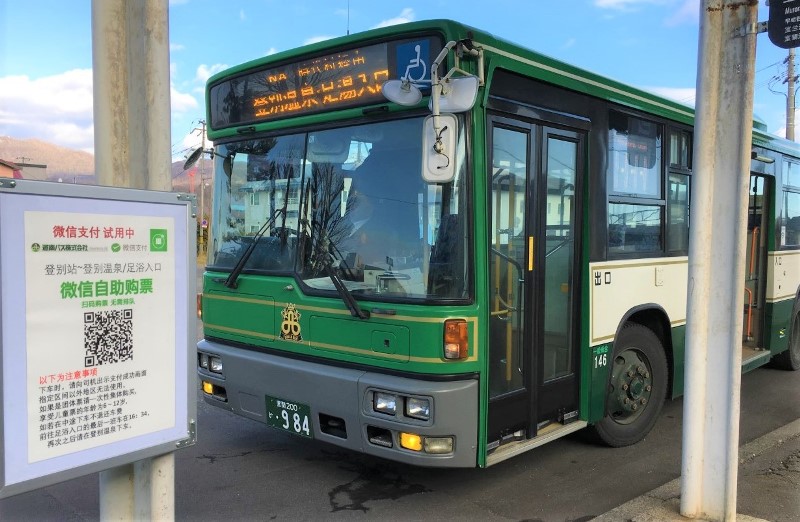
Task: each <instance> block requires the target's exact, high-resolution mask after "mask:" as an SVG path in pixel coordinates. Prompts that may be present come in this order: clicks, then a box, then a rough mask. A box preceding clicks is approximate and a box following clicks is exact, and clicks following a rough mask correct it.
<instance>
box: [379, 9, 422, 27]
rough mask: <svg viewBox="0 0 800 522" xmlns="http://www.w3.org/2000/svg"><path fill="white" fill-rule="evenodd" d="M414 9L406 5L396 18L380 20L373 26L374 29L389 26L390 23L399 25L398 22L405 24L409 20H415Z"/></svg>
mask: <svg viewBox="0 0 800 522" xmlns="http://www.w3.org/2000/svg"><path fill="white" fill-rule="evenodd" d="M414 16H415V15H414V10H413V9H411V8H410V7H406V8H405V9H403V10H402V11H401V12H400V14H399V15H398V16H395V17H394V18H389V19H388V20H383V21H382V22H379V23H378V24H377V25H374V26H372V29H378V28H379V27H389V26H390V25H398V24H405V23H408V22H413V21H414Z"/></svg>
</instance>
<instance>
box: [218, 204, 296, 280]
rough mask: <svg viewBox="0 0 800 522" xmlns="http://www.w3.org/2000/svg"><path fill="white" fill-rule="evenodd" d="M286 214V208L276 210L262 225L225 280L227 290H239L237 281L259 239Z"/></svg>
mask: <svg viewBox="0 0 800 522" xmlns="http://www.w3.org/2000/svg"><path fill="white" fill-rule="evenodd" d="M285 212H286V209H284V208H276V209H275V212H273V213H272V216H270V218H269V219H268V220H267V222H266V223H264V224H263V225H261V228H260V229H258V232H256V234H255V235H254V236H253V242H252V243H250V245H249V246H248V247H247V250H245V251H244V253H243V254H242V255H241V257H240V258H239V261H237V263H236V266H235V267H233V270H232V271H231V273H230V275H229V276H228V278H227V279H225V282H224V283H223V284H224V285H225V286H226V287H227V288H237V287H238V286H239V285H237V284H236V280H237V279H238V278H239V275H240V274H241V273H242V270H244V265H245V264H247V260H248V259H250V256H251V255H253V252H254V251H255V249H256V245H257V244H258V241H259V239H261V237H262V236H263V235H264V234H265V233H266V232H267V230H268V229H269V227H271V226H272V224H273V223H275V220H276V219H278V216H279V215H280V214H283V213H285Z"/></svg>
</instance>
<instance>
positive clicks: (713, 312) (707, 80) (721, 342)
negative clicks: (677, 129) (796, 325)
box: [680, 0, 758, 520]
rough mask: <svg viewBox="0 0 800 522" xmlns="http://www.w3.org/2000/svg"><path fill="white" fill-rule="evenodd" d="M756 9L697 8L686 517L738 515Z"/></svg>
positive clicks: (752, 4) (735, 4)
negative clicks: (744, 292)
mask: <svg viewBox="0 0 800 522" xmlns="http://www.w3.org/2000/svg"><path fill="white" fill-rule="evenodd" d="M757 9H758V2H757V1H756V0H749V1H746V2H742V1H740V0H703V2H701V5H700V48H699V56H698V70H697V110H696V122H695V134H694V169H693V175H692V202H693V204H692V206H691V211H690V212H691V213H690V223H691V231H690V240H689V252H690V255H689V288H688V303H687V324H686V380H685V382H686V390H685V391H686V393H685V397H684V400H683V412H684V414H683V422H684V427H683V458H682V480H681V507H680V510H681V514H682V515H684V516H686V517H690V518H700V517H703V518H705V519H708V520H735V518H736V480H737V471H738V443H739V398H740V386H741V360H742V353H741V348H742V344H741V343H742V322H743V319H742V309H743V306H744V295H743V292H742V284H743V281H744V270H745V244H746V225H747V223H746V217H747V213H746V209H747V197H748V193H747V186H748V180H749V171H750V167H749V166H750V157H751V138H752V125H753V123H752V122H753V75H754V73H753V66H754V63H755V49H756V34H755V33H754V32H752V31H750V28H752V27H755V24H756V20H757Z"/></svg>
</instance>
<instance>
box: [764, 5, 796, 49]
mask: <svg viewBox="0 0 800 522" xmlns="http://www.w3.org/2000/svg"><path fill="white" fill-rule="evenodd" d="M767 33H768V35H769V40H770V41H771V42H772V43H773V44H775V45H777V46H778V47H781V48H783V49H791V48H793V47H798V46H800V0H770V2H769V22H768V24H767Z"/></svg>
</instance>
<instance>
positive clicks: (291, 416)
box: [266, 395, 314, 439]
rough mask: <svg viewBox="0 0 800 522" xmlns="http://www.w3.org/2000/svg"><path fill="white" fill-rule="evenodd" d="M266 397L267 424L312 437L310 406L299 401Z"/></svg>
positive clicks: (312, 427)
mask: <svg viewBox="0 0 800 522" xmlns="http://www.w3.org/2000/svg"><path fill="white" fill-rule="evenodd" d="M266 397H267V424H268V425H269V426H272V427H273V428H278V429H279V430H284V431H288V432H289V433H295V434H297V435H302V436H303V437H309V438H311V439H313V438H314V426H313V424H312V423H311V408H309V407H308V406H307V405H305V404H301V403H299V402H292V401H287V400H286V399H278V398H277V397H270V396H269V395H267V396H266Z"/></svg>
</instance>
